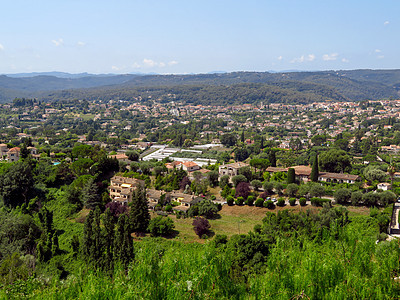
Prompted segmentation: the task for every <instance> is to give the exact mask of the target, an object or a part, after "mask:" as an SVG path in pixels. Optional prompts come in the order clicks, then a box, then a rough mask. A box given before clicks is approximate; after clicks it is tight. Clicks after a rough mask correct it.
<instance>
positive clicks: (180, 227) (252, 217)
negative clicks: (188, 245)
mask: <svg viewBox="0 0 400 300" xmlns="http://www.w3.org/2000/svg"><path fill="white" fill-rule="evenodd" d="M285 209H290V210H293V211H295V212H300V211H307V210H309V209H310V210H312V211H317V210H320V209H321V207H314V206H311V205H307V206H305V207H301V206H300V205H296V206H294V207H292V206H288V205H287V206H285V207H276V208H275V209H272V210H271V209H267V208H264V207H255V206H246V205H244V206H228V205H224V206H223V207H222V210H221V211H220V212H219V215H220V217H219V218H216V219H214V220H209V222H210V224H211V230H212V235H215V234H225V235H227V236H232V235H234V234H241V233H248V232H249V231H250V230H253V228H254V225H257V224H261V223H262V219H263V218H264V217H265V213H266V212H267V211H272V212H277V211H279V210H285ZM152 216H156V214H154V213H153V214H152ZM170 217H171V218H172V219H173V220H174V223H175V230H176V231H177V235H176V237H175V238H176V239H178V240H181V241H185V242H200V243H203V242H205V240H204V239H200V238H198V237H197V235H196V234H195V233H194V231H193V226H192V222H193V219H191V218H187V219H177V218H176V216H175V215H172V216H170Z"/></svg>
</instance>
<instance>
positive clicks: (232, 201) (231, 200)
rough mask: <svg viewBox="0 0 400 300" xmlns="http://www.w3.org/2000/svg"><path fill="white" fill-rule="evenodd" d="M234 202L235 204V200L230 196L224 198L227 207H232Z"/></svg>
mask: <svg viewBox="0 0 400 300" xmlns="http://www.w3.org/2000/svg"><path fill="white" fill-rule="evenodd" d="M234 202H235V199H234V198H233V197H232V196H228V197H226V203H227V204H228V205H229V206H232V205H233V204H234Z"/></svg>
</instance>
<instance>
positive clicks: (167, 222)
mask: <svg viewBox="0 0 400 300" xmlns="http://www.w3.org/2000/svg"><path fill="white" fill-rule="evenodd" d="M174 228H175V224H174V221H173V220H172V219H171V218H170V217H163V216H158V217H156V218H153V219H151V220H150V223H149V227H148V231H149V232H150V234H151V235H152V236H167V235H170V234H172V232H173V231H174Z"/></svg>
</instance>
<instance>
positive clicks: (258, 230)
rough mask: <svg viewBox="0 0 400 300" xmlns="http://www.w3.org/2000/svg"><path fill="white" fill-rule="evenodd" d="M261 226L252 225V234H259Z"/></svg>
mask: <svg viewBox="0 0 400 300" xmlns="http://www.w3.org/2000/svg"><path fill="white" fill-rule="evenodd" d="M261 230H262V226H261V225H260V224H257V225H254V232H255V233H261Z"/></svg>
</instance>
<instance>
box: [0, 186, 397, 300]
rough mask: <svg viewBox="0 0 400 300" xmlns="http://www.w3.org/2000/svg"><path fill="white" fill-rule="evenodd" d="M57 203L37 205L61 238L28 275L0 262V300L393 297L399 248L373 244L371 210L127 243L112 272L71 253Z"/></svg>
mask: <svg viewBox="0 0 400 300" xmlns="http://www.w3.org/2000/svg"><path fill="white" fill-rule="evenodd" d="M63 196H64V194H63V192H61V191H58V194H57V193H56V194H55V195H54V197H55V198H57V199H63ZM57 203H58V204H59V205H60V204H61V202H60V201H57V202H56V201H50V202H48V203H47V207H48V209H49V210H51V211H53V212H54V228H55V229H56V230H63V231H64V230H65V231H64V233H63V234H61V235H60V239H59V242H60V251H59V252H57V253H56V255H55V256H53V257H52V258H50V260H49V261H46V262H40V261H36V267H35V266H34V265H32V264H29V265H28V264H27V262H29V263H31V262H32V261H34V257H33V255H26V254H25V256H23V255H15V254H13V255H12V256H7V257H5V258H4V259H3V260H2V261H1V262H0V275H1V276H2V278H4V280H1V281H0V299H20V298H23V297H28V298H31V299H70V298H71V299H93V298H94V299H207V298H211V299H291V298H292V299H295V298H301V297H303V298H310V299H348V298H361V299H366V298H368V299H387V298H398V297H399V296H400V290H399V288H398V283H397V282H396V281H395V280H394V279H393V278H395V277H397V276H399V275H398V274H399V273H400V266H399V256H400V250H399V244H398V242H397V241H392V242H380V243H378V244H376V243H375V242H376V240H377V235H378V234H379V233H380V231H382V230H384V228H387V221H388V219H387V218H383V217H382V216H383V214H384V213H385V212H382V211H379V210H378V209H374V210H372V211H371V214H370V215H369V216H360V217H353V218H349V217H348V212H347V210H346V209H345V208H330V207H329V206H328V205H324V208H323V209H322V210H321V212H320V213H311V212H302V213H292V212H289V211H288V210H284V211H278V212H276V213H275V212H268V213H267V214H266V217H265V218H264V219H263V223H262V224H261V225H257V226H256V228H255V229H254V232H251V233H249V234H242V235H234V236H231V237H230V238H229V239H227V238H226V236H225V237H222V236H218V235H217V236H216V237H214V238H213V239H210V240H206V241H205V243H204V244H200V243H182V242H177V241H174V240H169V239H164V238H152V237H145V238H142V239H141V240H139V241H135V242H133V246H132V248H133V251H134V253H133V255H132V258H130V259H129V261H127V263H128V266H127V267H126V265H124V263H125V262H123V261H121V260H115V261H116V262H115V265H114V267H113V268H106V270H105V271H102V269H103V268H102V267H101V264H100V263H97V262H96V261H95V260H94V261H88V260H87V259H86V258H85V257H84V255H83V254H82V253H79V252H77V251H75V250H74V243H75V242H74V236H78V237H82V236H84V232H83V228H84V227H85V226H84V225H83V224H79V223H71V221H69V220H67V219H66V218H65V216H64V212H63V211H62V210H61V209H59V208H60V207H58V206H57V205H56V204H57ZM3 214H6V212H5V211H3ZM95 214H96V213H95ZM106 215H107V213H106V214H102V220H103V221H102V222H101V227H100V228H101V230H102V231H103V230H106V229H107V228H108V226H109V225H107V224H108V222H107V217H106ZM389 215H390V213H389ZM4 216H7V215H4ZM96 218H98V217H96ZM3 219H4V222H6V219H5V218H3ZM165 219H166V218H164V219H163V220H165ZM92 226H93V225H92ZM97 226H98V225H96V227H97ZM106 227H107V228H106ZM117 227H120V225H118V224H117ZM0 230H3V229H2V228H1V227H0ZM82 242H83V240H82V239H81V243H82ZM78 244H79V242H78ZM4 246H6V245H4ZM81 246H83V245H81ZM117 248H121V249H122V247H120V246H119V247H117ZM16 249H17V248H16ZM110 249H111V248H110ZM4 253H6V252H4ZM8 253H10V252H8ZM114 254H115V253H114ZM117 254H118V253H117ZM117 254H115V255H117ZM118 261H120V262H118ZM119 263H120V264H119ZM121 264H122V265H121ZM27 266H29V268H27ZM8 270H13V273H12V274H10V273H9V271H8ZM103 270H104V269H103ZM10 275H12V276H10ZM11 283H12V284H11Z"/></svg>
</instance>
